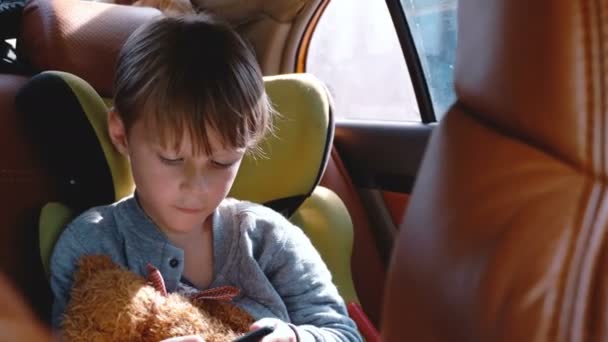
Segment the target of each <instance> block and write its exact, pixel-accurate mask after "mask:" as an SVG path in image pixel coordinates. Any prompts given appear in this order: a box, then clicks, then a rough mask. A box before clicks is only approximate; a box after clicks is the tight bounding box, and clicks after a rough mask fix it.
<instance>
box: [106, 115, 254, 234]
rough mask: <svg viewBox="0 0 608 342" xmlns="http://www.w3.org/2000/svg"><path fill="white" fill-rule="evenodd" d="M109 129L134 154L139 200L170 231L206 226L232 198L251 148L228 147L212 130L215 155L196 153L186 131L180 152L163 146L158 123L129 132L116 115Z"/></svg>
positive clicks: (118, 145)
mask: <svg viewBox="0 0 608 342" xmlns="http://www.w3.org/2000/svg"><path fill="white" fill-rule="evenodd" d="M108 124H109V131H110V136H111V138H112V141H113V143H114V145H115V146H116V148H117V149H118V150H119V151H120V152H121V153H123V154H125V155H126V156H128V157H129V159H130V161H131V171H132V173H133V180H134V181H135V185H136V188H137V194H138V200H139V202H140V205H141V206H142V207H143V209H144V210H145V212H146V214H148V215H149V216H150V217H151V218H152V219H153V220H154V222H155V223H156V224H157V225H159V227H160V228H161V229H162V230H163V231H165V233H171V234H174V233H188V232H190V231H192V230H193V229H196V228H200V227H201V225H202V224H203V223H204V222H205V220H206V219H207V218H209V217H210V215H211V214H212V213H213V211H214V210H215V209H216V208H217V206H218V205H219V204H220V202H221V201H222V200H223V199H224V198H225V197H226V195H227V194H228V192H229V191H230V188H231V187H232V183H233V182H234V178H235V177H236V174H237V171H238V169H239V166H240V164H241V161H242V159H243V155H244V153H245V149H230V148H224V147H222V144H221V140H219V139H220V138H219V137H218V135H217V134H216V133H215V132H214V131H213V130H208V135H209V137H208V138H209V142H210V145H211V149H212V151H213V153H212V154H211V155H209V156H208V155H205V154H204V153H202V154H200V155H193V154H192V145H191V141H190V137H189V136H188V135H184V139H183V142H182V144H181V146H180V148H179V150H174V149H163V148H162V147H161V146H162V144H161V141H160V140H159V139H158V138H157V137H156V134H155V132H157V131H156V129H155V128H154V127H152V125H150V124H149V125H146V124H144V120H138V121H137V122H135V124H133V127H131V129H130V131H129V133H128V136H127V134H126V132H125V130H124V126H123V125H122V122H121V121H120V119H119V118H118V116H117V115H116V114H115V113H111V114H110V117H109V123H108Z"/></svg>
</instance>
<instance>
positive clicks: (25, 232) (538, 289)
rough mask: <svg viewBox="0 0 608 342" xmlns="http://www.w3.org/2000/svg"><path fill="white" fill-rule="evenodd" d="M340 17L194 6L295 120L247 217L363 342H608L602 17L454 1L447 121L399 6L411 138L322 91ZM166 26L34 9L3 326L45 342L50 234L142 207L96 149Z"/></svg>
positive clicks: (241, 188) (119, 171) (8, 158)
mask: <svg viewBox="0 0 608 342" xmlns="http://www.w3.org/2000/svg"><path fill="white" fill-rule="evenodd" d="M332 1H335V0H332ZM332 1H328V0H288V1H281V2H277V1H271V0H257V1H241V0H226V1H222V2H220V1H209V0H199V1H197V2H196V5H197V7H198V8H200V9H204V10H206V11H210V12H214V13H217V14H219V15H220V16H222V17H224V18H226V19H227V20H228V21H229V22H231V23H232V24H233V25H235V27H236V28H237V30H238V31H239V32H240V33H241V34H242V35H243V36H244V37H245V38H246V39H247V40H248V41H249V42H250V43H251V44H252V47H253V48H254V50H255V52H256V56H257V58H258V62H259V64H260V66H261V68H262V70H263V73H264V75H265V82H266V86H267V90H268V92H269V95H270V97H271V99H272V100H273V103H275V104H276V105H277V108H278V110H279V111H280V112H281V113H282V114H283V115H286V116H288V117H293V118H294V119H293V121H292V120H288V121H285V122H283V123H282V124H284V125H285V127H284V128H283V132H284V133H285V136H283V137H279V138H276V140H275V141H273V140H272V139H269V141H268V142H267V145H266V146H267V147H270V149H269V151H271V152H272V153H270V155H269V158H268V159H264V160H249V161H247V162H246V163H245V164H244V166H243V169H242V170H241V171H239V180H238V181H237V182H236V183H235V187H234V189H233V192H232V195H234V196H235V197H238V198H241V197H242V198H247V199H251V200H253V201H257V202H260V203H264V204H266V205H268V206H271V207H273V208H274V209H277V210H278V211H281V212H282V213H284V215H286V216H287V217H289V218H290V220H291V221H292V222H294V223H296V224H297V225H298V226H300V227H302V228H303V229H304V230H305V232H306V233H307V234H308V235H309V236H310V238H311V240H312V241H313V243H314V244H315V247H317V249H318V250H319V251H320V253H321V255H322V256H323V258H324V260H325V262H326V263H327V264H328V266H329V268H330V270H331V272H332V274H333V276H334V280H335V282H336V284H337V285H338V288H339V290H340V293H341V295H342V296H343V297H344V298H345V301H346V302H348V303H353V304H355V305H356V307H355V308H354V309H353V311H351V314H352V315H354V316H356V318H355V321H356V322H357V324H358V327H359V329H360V330H361V331H362V334H363V335H364V337H365V339H366V340H368V341H372V340H382V341H410V340H411V341H604V340H606V336H608V335H607V333H606V326H607V325H606V324H605V316H606V314H605V310H603V309H602V308H604V307H605V306H606V296H605V295H604V293H605V288H606V286H605V284H604V282H605V281H606V280H605V277H604V276H603V269H602V267H603V266H602V265H603V261H604V259H605V258H606V253H605V240H606V236H605V235H606V234H605V232H606V227H608V225H607V223H606V217H607V216H604V214H605V213H606V211H604V210H603V209H602V208H603V207H602V205H603V197H604V195H605V194H606V189H605V180H606V170H605V168H606V167H607V165H608V164H607V163H606V160H607V159H608V158H607V157H606V153H607V152H606V151H605V150H604V149H603V147H602V146H604V143H605V140H606V133H605V132H604V131H602V127H604V126H605V122H606V117H607V116H608V112H607V110H606V105H605V102H606V100H605V99H606V94H605V93H606V86H605V84H604V83H605V82H606V81H605V79H606V77H605V74H606V70H605V68H604V64H606V58H605V56H604V54H605V51H604V50H605V46H606V43H607V38H608V35H607V34H606V21H607V20H608V13H607V12H606V8H608V2H606V1H605V0H599V1H592V0H583V1H579V2H573V1H566V0H551V1H549V0H539V1H533V2H531V1H523V0H509V1H507V0H459V1H457V7H454V8H453V9H454V11H455V13H456V14H457V22H458V27H457V37H456V40H457V46H456V47H455V51H454V54H455V56H454V57H455V62H454V65H453V82H452V81H451V82H449V85H448V87H449V88H451V89H453V91H454V99H453V100H451V102H450V104H449V106H447V108H445V110H444V111H443V110H441V109H440V108H439V107H438V106H435V105H434V104H433V102H432V99H433V96H436V95H434V93H432V89H431V88H430V86H429V84H430V76H429V74H428V73H425V70H426V69H425V68H427V67H426V66H425V65H424V62H423V59H422V57H421V54H422V49H421V45H419V44H417V43H416V42H417V40H416V39H417V38H416V34H415V32H414V29H413V27H414V26H412V22H414V19H413V17H412V16H409V17H408V15H407V13H405V12H406V10H404V9H407V8H409V7H408V6H409V5H408V4H410V3H411V2H412V1H397V0H396V1H391V0H387V1H386V9H387V12H388V13H390V19H391V25H392V26H394V30H395V31H396V32H397V33H396V35H397V37H398V41H399V44H400V48H401V49H402V55H401V56H400V58H402V59H403V60H405V61H406V62H407V68H408V71H409V77H410V78H411V85H412V86H413V89H414V92H415V102H416V103H417V107H418V110H419V112H420V122H405V123H403V122H389V121H381V120H375V121H361V120H344V119H341V118H340V115H341V114H340V109H341V108H340V107H339V106H337V105H336V103H337V101H335V100H336V99H334V98H335V97H339V96H338V95H336V94H337V89H333V88H332V87H331V86H329V87H328V86H327V82H326V81H325V80H324V79H323V77H321V76H320V75H317V74H315V73H313V72H311V70H307V58H309V57H310V56H309V54H310V52H309V50H308V49H309V47H310V46H311V44H313V43H314V42H313V40H312V39H313V36H314V34H315V29H318V28H319V27H320V26H322V20H323V16H324V13H327V12H328V11H329V10H330V9H329V8H330V6H331V3H332ZM193 2H194V0H193ZM414 2H415V1H414ZM448 2H449V1H436V3H437V4H436V6H435V7H436V8H439V9H443V8H447V7H449V6H452V5H449V4H448ZM381 3H382V4H383V5H384V3H385V2H384V1H382V2H381ZM442 6H443V7H442ZM435 7H434V9H433V10H436V8H435ZM0 8H2V7H0ZM450 8H452V7H450ZM404 11H405V12H404ZM428 11H430V10H428ZM422 12H423V11H422ZM161 13H162V11H160V10H159V9H157V8H152V7H148V6H129V5H123V4H113V3H105V2H95V1H85V0H27V1H24V2H23V6H22V8H20V9H19V20H17V21H15V22H14V26H18V30H15V34H14V35H15V36H17V41H16V48H15V49H14V53H15V54H16V55H17V56H18V62H19V63H20V64H19V65H18V66H17V65H16V64H15V67H14V68H13V69H11V70H7V71H4V70H2V72H1V73H0V108H1V109H0V147H1V148H2V151H3V158H2V161H0V227H1V229H0V243H1V244H2V245H1V248H0V250H1V251H2V258H1V261H0V270H1V271H2V273H1V274H2V277H4V278H0V284H1V283H2V282H3V281H6V283H8V285H7V286H9V287H10V288H12V289H10V288H9V289H7V290H6V291H0V292H2V293H3V294H2V295H0V302H3V303H4V302H6V303H7V304H6V305H4V304H3V305H2V306H3V307H4V308H3V309H1V310H0V321H1V320H4V321H12V320H14V321H15V322H17V323H15V324H14V325H13V326H14V327H19V326H20V325H21V326H25V327H27V328H23V329H22V330H23V331H26V330H27V333H28V334H31V335H23V336H29V337H28V340H43V339H45V338H48V331H47V328H46V326H47V325H48V323H49V318H50V317H49V312H50V306H51V301H52V298H51V297H52V296H51V293H50V290H49V287H48V280H47V273H46V271H45V267H46V266H45V263H46V259H48V255H49V253H50V250H51V249H52V244H53V241H54V239H55V238H56V234H57V233H58V232H59V231H60V230H61V227H62V226H63V225H64V224H65V222H66V220H69V218H71V217H73V215H74V214H75V213H77V212H79V211H82V210H84V209H86V208H87V207H90V206H91V205H94V204H101V203H111V202H112V201H114V200H116V199H118V198H121V197H123V196H124V195H125V194H127V193H129V191H132V181H131V180H130V177H129V175H128V172H125V171H124V170H125V167H126V163H127V161H125V160H122V159H121V157H120V156H117V153H116V152H115V151H112V148H111V147H108V144H107V141H106V142H104V139H106V138H104V133H103V129H99V128H96V127H103V122H104V121H103V120H104V112H105V111H106V110H107V108H108V106H111V102H110V100H109V99H110V98H111V96H112V77H113V73H112V71H113V70H114V64H115V61H116V56H117V53H118V51H119V49H120V47H121V46H122V43H123V42H124V41H125V39H126V38H127V37H128V35H129V34H130V33H131V32H133V31H134V30H135V29H136V28H137V27H139V25H141V24H142V23H144V22H146V21H147V20H150V19H151V18H153V17H155V16H157V15H161ZM404 13H405V14H404ZM0 18H2V17H1V14H0ZM4 22H5V23H8V21H4ZM336 25H337V24H336ZM368 29H369V30H371V28H368ZM11 33H12V32H11ZM336 44H337V42H336ZM377 63H379V64H381V63H382V61H381V60H378V61H377ZM343 77H344V78H347V79H348V82H359V81H360V80H359V79H358V75H356V74H350V73H346V74H344V76H343ZM385 82H386V85H387V88H390V87H394V88H403V87H406V85H404V84H400V83H398V82H396V81H394V80H386V81H385ZM387 91H388V90H387ZM83 151H87V152H83ZM88 151H90V152H88ZM267 170H273V171H272V172H273V173H274V174H273V177H270V178H268V177H267V178H264V177H263V176H262V175H263V174H266V173H267ZM281 172H288V173H290V177H277V175H278V174H281ZM249 177H252V178H249ZM256 177H257V178H256ZM251 179H255V180H254V181H251ZM3 279H4V280H3ZM15 289H16V290H15ZM14 291H17V293H13V292H14ZM28 310H31V311H32V312H34V314H31V313H29V312H28ZM355 311H356V312H357V313H355ZM36 321H38V322H37V323H35V322H36ZM2 329H3V328H2V326H1V323H0V340H4V339H7V340H9V339H10V336H9V337H4V336H3V334H2V333H1V330H2ZM7 331H9V330H7ZM11 340H14V339H11Z"/></svg>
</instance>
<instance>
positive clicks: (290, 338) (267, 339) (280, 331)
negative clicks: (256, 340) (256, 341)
mask: <svg viewBox="0 0 608 342" xmlns="http://www.w3.org/2000/svg"><path fill="white" fill-rule="evenodd" d="M266 326H270V327H274V331H273V332H272V333H270V334H268V335H266V336H264V338H262V339H261V340H260V342H296V341H297V337H296V332H295V331H294V330H293V329H292V328H291V327H290V326H289V325H287V323H285V322H283V321H281V320H280V319H278V318H262V319H260V320H259V321H257V322H255V323H253V324H252V325H251V326H250V327H249V331H252V330H257V329H260V328H262V327H266Z"/></svg>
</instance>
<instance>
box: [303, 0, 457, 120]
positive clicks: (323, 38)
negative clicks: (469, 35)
mask: <svg viewBox="0 0 608 342" xmlns="http://www.w3.org/2000/svg"><path fill="white" fill-rule="evenodd" d="M400 1H401V2H400V4H401V6H402V9H403V12H404V14H405V16H406V18H407V20H408V24H409V26H410V30H411V32H412V36H413V38H414V43H415V44H416V48H417V52H418V54H419V57H420V61H421V64H422V68H423V71H424V74H425V78H426V81H427V86H428V89H429V92H430V96H431V100H432V103H433V107H434V111H435V117H436V118H440V117H441V116H442V115H443V113H444V112H445V111H446V110H447V108H448V107H449V106H450V105H451V104H452V103H453V102H454V99H455V96H454V90H453V71H454V52H455V48H456V27H457V25H456V8H457V1H456V0H400ZM306 71H307V72H311V73H313V74H315V75H316V76H317V77H319V78H320V79H321V80H323V81H324V82H325V83H326V84H327V85H328V88H329V89H330V92H331V93H332V96H333V98H334V102H335V113H336V117H337V118H343V119H356V120H382V121H418V122H419V121H421V116H420V110H419V107H418V103H417V101H416V95H415V93H414V88H413V85H412V81H411V79H410V75H409V72H408V69H407V65H406V62H405V58H404V55H403V52H402V49H401V46H400V44H399V39H398V37H397V32H396V30H395V26H394V24H393V22H392V19H391V16H390V13H389V10H388V7H387V5H386V2H385V1H382V0H331V1H330V2H329V5H328V6H327V8H326V9H325V11H324V13H323V15H322V17H321V19H320V20H319V23H318V24H317V27H316V29H315V31H314V34H313V36H312V39H311V41H310V46H309V50H308V55H307V59H306Z"/></svg>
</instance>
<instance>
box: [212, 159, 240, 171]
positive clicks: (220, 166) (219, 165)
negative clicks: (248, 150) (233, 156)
mask: <svg viewBox="0 0 608 342" xmlns="http://www.w3.org/2000/svg"><path fill="white" fill-rule="evenodd" d="M211 164H212V165H213V166H214V167H217V168H218V169H227V168H229V167H231V166H232V165H234V164H236V162H231V163H220V162H218V161H215V160H212V161H211Z"/></svg>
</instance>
